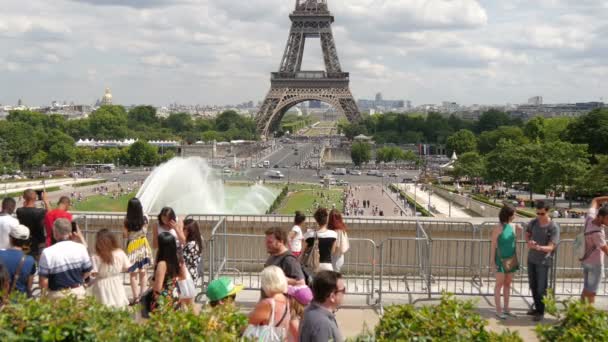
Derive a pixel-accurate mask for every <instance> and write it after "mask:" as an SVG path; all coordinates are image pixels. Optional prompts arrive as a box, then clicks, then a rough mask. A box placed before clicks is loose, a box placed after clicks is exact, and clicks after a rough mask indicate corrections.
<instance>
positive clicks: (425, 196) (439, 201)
mask: <svg viewBox="0 0 608 342" xmlns="http://www.w3.org/2000/svg"><path fill="white" fill-rule="evenodd" d="M397 186H398V187H399V189H401V190H403V191H405V192H406V193H407V195H408V196H410V197H411V198H414V197H415V198H416V199H415V200H416V201H417V202H418V204H420V205H421V206H423V207H425V208H427V209H428V208H429V203H430V204H431V207H432V208H433V210H432V212H433V213H435V216H436V217H454V218H466V217H471V215H469V214H468V213H467V212H466V211H465V210H463V209H462V208H461V207H460V206H458V205H457V204H455V203H452V204H450V202H449V201H447V200H445V199H443V198H442V197H440V196H437V195H435V194H430V196H429V192H428V191H426V190H423V187H422V186H421V185H418V186H417V187H416V188H415V186H416V185H415V184H412V183H409V184H398V185H397ZM414 189H415V190H414ZM429 201H430V202H429Z"/></svg>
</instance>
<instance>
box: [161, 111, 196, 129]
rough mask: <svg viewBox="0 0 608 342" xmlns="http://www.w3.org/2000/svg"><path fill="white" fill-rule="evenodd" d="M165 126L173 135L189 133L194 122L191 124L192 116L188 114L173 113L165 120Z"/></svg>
mask: <svg viewBox="0 0 608 342" xmlns="http://www.w3.org/2000/svg"><path fill="white" fill-rule="evenodd" d="M165 126H166V127H168V128H169V129H171V130H172V131H173V132H174V133H177V134H181V133H183V132H187V131H190V130H191V129H192V127H193V126H194V122H192V116H190V114H188V113H173V114H171V115H169V117H168V118H167V119H166V120H165Z"/></svg>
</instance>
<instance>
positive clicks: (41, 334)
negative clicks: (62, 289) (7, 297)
mask: <svg viewBox="0 0 608 342" xmlns="http://www.w3.org/2000/svg"><path fill="white" fill-rule="evenodd" d="M137 309H138V307H134V308H128V309H124V310H120V309H112V308H109V307H106V306H104V305H101V304H99V303H98V302H97V301H96V300H95V298H93V297H87V299H85V300H77V299H75V298H74V297H69V298H64V299H61V300H58V301H51V300H48V299H39V300H30V299H26V298H25V297H19V298H16V299H14V301H13V302H12V303H11V304H9V305H6V306H4V307H3V308H2V311H1V312H0V341H110V342H113V341H117V342H119V341H120V342H122V341H126V342H131V341H133V342H135V341H151V342H157V341H158V342H161V341H236V340H238V339H239V336H240V334H241V331H243V329H244V328H245V327H246V325H247V317H246V316H245V315H244V314H242V313H240V312H239V311H238V310H237V309H236V308H235V307H234V306H233V305H228V306H225V307H218V308H215V309H211V308H204V309H203V311H202V312H201V313H199V314H196V313H194V312H192V311H191V310H177V311H176V310H173V309H172V308H171V307H170V305H161V307H160V308H159V309H158V310H157V311H156V312H154V313H152V315H151V316H150V319H148V320H144V319H137V315H136V312H137Z"/></svg>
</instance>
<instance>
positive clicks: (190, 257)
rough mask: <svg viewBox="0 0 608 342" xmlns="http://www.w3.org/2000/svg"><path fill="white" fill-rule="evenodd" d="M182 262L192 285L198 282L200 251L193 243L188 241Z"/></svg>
mask: <svg viewBox="0 0 608 342" xmlns="http://www.w3.org/2000/svg"><path fill="white" fill-rule="evenodd" d="M184 262H185V263H186V268H187V269H188V272H190V276H191V277H192V280H194V283H195V284H196V281H197V280H198V265H199V264H200V263H201V250H200V248H199V247H198V245H197V244H196V242H195V241H189V242H188V243H187V244H186V246H185V247H184Z"/></svg>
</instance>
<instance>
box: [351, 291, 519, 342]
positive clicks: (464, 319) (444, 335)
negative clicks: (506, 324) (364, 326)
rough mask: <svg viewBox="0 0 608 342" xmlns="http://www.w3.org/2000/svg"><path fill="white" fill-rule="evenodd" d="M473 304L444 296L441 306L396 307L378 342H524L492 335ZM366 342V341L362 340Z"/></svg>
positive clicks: (507, 335) (380, 328)
mask: <svg viewBox="0 0 608 342" xmlns="http://www.w3.org/2000/svg"><path fill="white" fill-rule="evenodd" d="M487 324H488V322H487V321H486V320H484V319H483V318H482V317H481V316H480V315H479V314H478V313H477V312H476V311H475V306H474V304H473V302H472V301H461V300H458V299H456V298H454V297H453V296H452V295H449V294H444V295H443V297H442V298H441V303H440V304H439V305H431V306H423V307H419V308H416V307H415V306H414V305H394V306H389V307H387V308H386V309H385V314H384V316H383V317H382V319H381V320H380V323H379V324H378V325H377V326H376V329H375V340H377V341H523V340H522V338H521V337H520V336H519V334H517V333H516V332H511V331H508V330H507V331H505V332H503V333H502V334H496V333H493V332H488V331H487V330H486V328H485V327H486V325H487ZM361 340H365V338H363V339H361Z"/></svg>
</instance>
